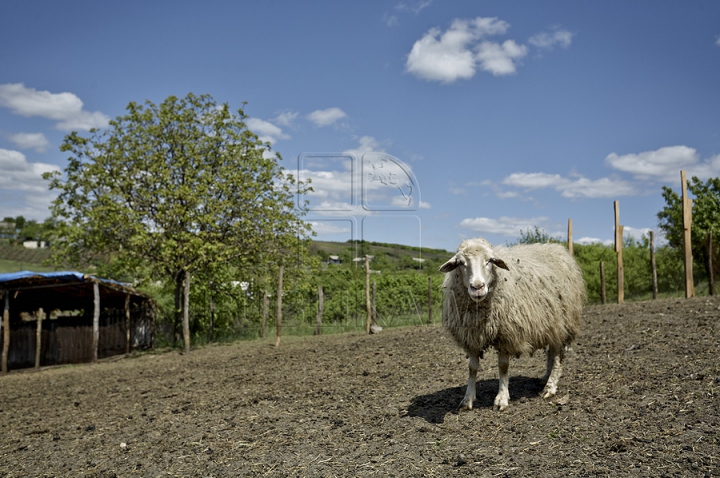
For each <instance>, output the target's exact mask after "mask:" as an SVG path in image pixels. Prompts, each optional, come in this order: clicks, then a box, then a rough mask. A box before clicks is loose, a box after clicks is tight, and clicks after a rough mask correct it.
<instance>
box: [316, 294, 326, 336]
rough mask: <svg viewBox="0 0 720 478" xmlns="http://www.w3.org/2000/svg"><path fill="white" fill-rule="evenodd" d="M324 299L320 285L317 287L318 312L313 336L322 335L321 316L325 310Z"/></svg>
mask: <svg viewBox="0 0 720 478" xmlns="http://www.w3.org/2000/svg"><path fill="white" fill-rule="evenodd" d="M324 301H325V297H324V295H323V288H322V286H321V285H319V286H318V312H317V324H316V325H315V335H320V334H321V333H322V316H323V310H324V308H325V304H324Z"/></svg>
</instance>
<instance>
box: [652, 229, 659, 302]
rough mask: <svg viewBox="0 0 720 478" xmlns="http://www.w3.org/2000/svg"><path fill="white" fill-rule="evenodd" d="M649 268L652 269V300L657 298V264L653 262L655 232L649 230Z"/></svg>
mask: <svg viewBox="0 0 720 478" xmlns="http://www.w3.org/2000/svg"><path fill="white" fill-rule="evenodd" d="M650 268H651V269H652V294H653V300H656V299H657V298H658V283H657V266H656V264H655V233H654V232H653V231H650Z"/></svg>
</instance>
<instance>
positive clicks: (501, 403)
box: [493, 398, 509, 412]
mask: <svg viewBox="0 0 720 478" xmlns="http://www.w3.org/2000/svg"><path fill="white" fill-rule="evenodd" d="M508 405H509V404H508V400H507V399H506V398H496V399H495V405H493V410H497V411H500V412H504V411H505V410H507V407H508Z"/></svg>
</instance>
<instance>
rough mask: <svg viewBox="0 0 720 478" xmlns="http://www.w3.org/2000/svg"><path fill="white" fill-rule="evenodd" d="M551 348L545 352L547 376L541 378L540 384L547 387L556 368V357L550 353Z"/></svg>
mask: <svg viewBox="0 0 720 478" xmlns="http://www.w3.org/2000/svg"><path fill="white" fill-rule="evenodd" d="M550 350H551V347H548V349H547V350H546V351H545V375H543V376H542V377H541V378H540V383H541V384H543V385H545V384H546V383H547V382H548V379H549V378H550V374H552V370H553V367H554V366H555V356H554V355H552V354H551V353H550Z"/></svg>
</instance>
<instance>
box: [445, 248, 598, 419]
mask: <svg viewBox="0 0 720 478" xmlns="http://www.w3.org/2000/svg"><path fill="white" fill-rule="evenodd" d="M440 271H441V272H445V273H446V275H445V280H444V281H443V318H442V319H443V325H444V326H445V329H446V330H448V331H449V332H450V335H451V336H452V337H453V339H455V341H456V342H457V343H458V345H460V346H461V347H462V348H463V349H465V352H467V354H468V358H469V367H468V368H469V376H468V384H467V391H466V392H465V398H463V400H462V402H461V403H460V408H461V409H464V410H470V409H472V407H473V402H474V401H475V381H476V379H477V371H478V367H479V360H480V359H481V358H482V356H483V352H484V351H485V350H486V349H488V348H490V347H492V348H494V349H496V350H497V352H498V369H499V372H500V387H499V391H498V394H497V396H496V397H495V402H494V408H495V409H496V410H498V409H499V410H505V409H506V408H507V406H508V401H509V399H510V393H509V392H508V366H509V364H510V356H512V355H514V356H516V357H520V355H521V354H524V353H529V354H532V353H533V352H534V351H535V350H538V349H543V348H545V347H547V369H546V373H545V375H544V376H543V378H542V380H543V383H546V385H545V388H544V390H543V392H542V394H541V395H542V396H543V397H544V398H548V397H551V396H553V395H555V393H556V392H557V384H558V380H559V379H560V376H561V375H562V361H563V358H564V356H565V349H566V347H567V346H568V345H569V344H570V343H571V342H572V341H573V340H574V338H575V336H576V335H577V333H578V329H579V327H580V317H581V312H582V307H583V304H584V302H585V283H584V281H583V278H582V273H581V271H580V268H579V267H578V265H577V263H576V262H575V260H574V259H573V258H572V256H570V254H569V253H568V252H567V251H566V250H565V248H564V247H563V246H561V245H559V244H531V245H517V246H512V247H507V248H504V247H499V248H497V249H495V248H493V246H492V245H491V244H490V243H489V242H487V241H486V240H485V239H482V238H477V239H469V240H466V241H463V242H462V243H461V244H460V246H459V247H458V249H457V253H456V254H455V255H454V256H453V257H452V258H451V259H450V260H449V261H447V262H446V263H445V264H443V265H442V266H440Z"/></svg>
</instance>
